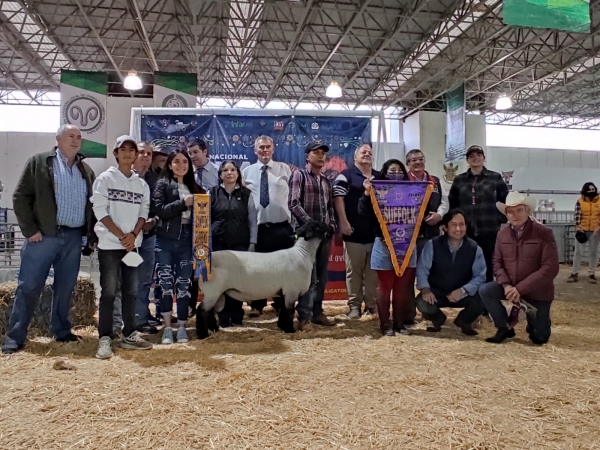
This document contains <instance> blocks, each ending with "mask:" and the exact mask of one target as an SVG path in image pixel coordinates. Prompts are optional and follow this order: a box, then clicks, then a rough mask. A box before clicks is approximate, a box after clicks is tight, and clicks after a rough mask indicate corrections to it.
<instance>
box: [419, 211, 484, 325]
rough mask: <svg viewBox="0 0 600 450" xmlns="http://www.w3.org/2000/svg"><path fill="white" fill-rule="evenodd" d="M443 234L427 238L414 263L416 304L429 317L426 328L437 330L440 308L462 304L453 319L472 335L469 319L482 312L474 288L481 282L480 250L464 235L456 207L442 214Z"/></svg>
mask: <svg viewBox="0 0 600 450" xmlns="http://www.w3.org/2000/svg"><path fill="white" fill-rule="evenodd" d="M441 223H442V229H443V230H444V232H445V234H444V235H442V236H437V237H435V238H433V239H432V240H430V241H429V242H427V244H425V247H424V248H423V252H422V253H421V256H420V258H419V262H418V264H417V289H419V290H420V291H421V293H420V294H419V296H418V297H417V308H418V309H419V311H421V314H423V318H424V319H427V320H431V322H432V326H431V327H428V328H427V331H431V332H436V331H440V330H441V328H442V325H443V324H444V322H446V315H445V314H444V313H443V312H442V311H441V310H440V308H464V309H463V310H462V311H461V312H460V313H459V314H458V316H457V317H456V320H455V321H454V323H455V324H456V326H458V327H459V328H460V329H461V330H462V332H463V333H464V334H466V335H469V336H475V335H476V334H477V331H475V330H474V329H473V326H472V324H473V322H474V321H475V319H477V318H478V317H479V316H480V315H481V313H482V312H483V304H482V303H481V299H480V298H479V294H478V293H477V290H478V289H479V287H480V286H481V285H482V284H483V283H485V273H486V265H485V258H484V256H483V251H482V250H481V248H480V247H478V246H477V243H476V242H475V241H474V240H472V239H469V238H468V237H466V234H467V224H466V221H465V214H464V213H463V212H462V211H461V210H460V209H453V210H451V211H449V212H447V213H446V214H445V215H444V217H443V218H442V222H441Z"/></svg>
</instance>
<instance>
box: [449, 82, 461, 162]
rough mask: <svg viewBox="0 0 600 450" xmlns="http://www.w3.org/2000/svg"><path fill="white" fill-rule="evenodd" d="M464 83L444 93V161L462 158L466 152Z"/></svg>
mask: <svg viewBox="0 0 600 450" xmlns="http://www.w3.org/2000/svg"><path fill="white" fill-rule="evenodd" d="M465 113H466V111H465V85H464V83H463V84H461V85H460V86H457V87H455V88H454V89H452V90H451V91H448V93H447V94H446V162H450V161H456V160H457V159H462V158H464V156H465V153H466V125H465V120H466V117H465Z"/></svg>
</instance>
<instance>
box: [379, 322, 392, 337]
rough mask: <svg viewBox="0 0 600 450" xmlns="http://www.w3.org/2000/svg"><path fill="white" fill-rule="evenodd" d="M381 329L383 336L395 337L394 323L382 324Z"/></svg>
mask: <svg viewBox="0 0 600 450" xmlns="http://www.w3.org/2000/svg"><path fill="white" fill-rule="evenodd" d="M380 328H381V334H382V335H383V336H395V333H394V326H393V325H392V322H385V323H382V324H381V325H380Z"/></svg>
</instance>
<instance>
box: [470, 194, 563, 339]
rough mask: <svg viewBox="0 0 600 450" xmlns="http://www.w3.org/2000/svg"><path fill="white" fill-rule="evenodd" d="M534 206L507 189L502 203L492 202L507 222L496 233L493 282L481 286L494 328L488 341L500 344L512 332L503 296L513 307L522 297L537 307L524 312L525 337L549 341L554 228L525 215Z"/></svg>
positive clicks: (554, 267) (555, 258)
mask: <svg viewBox="0 0 600 450" xmlns="http://www.w3.org/2000/svg"><path fill="white" fill-rule="evenodd" d="M535 204H536V202H535V199H533V198H531V197H524V196H523V195H522V194H520V193H519V192H517V191H512V192H509V193H508V196H507V197H506V203H500V202H498V203H497V204H496V206H497V207H498V209H499V210H500V212H501V213H502V214H504V215H506V217H507V219H508V223H509V225H510V226H508V227H506V228H504V229H503V230H501V231H500V232H499V233H498V239H497V241H496V250H495V252H494V258H493V265H494V277H495V279H496V280H495V281H492V282H490V283H487V284H484V285H483V286H482V287H481V288H480V289H479V295H480V296H481V300H482V301H483V304H484V305H485V307H486V309H487V310H488V311H489V313H490V315H491V316H492V319H493V320H494V324H495V325H496V327H497V328H498V331H497V332H496V335H495V336H493V337H490V338H488V339H486V341H487V342H492V343H497V344H499V343H501V342H503V341H504V340H506V339H507V338H511V337H514V336H515V331H514V329H512V328H509V326H510V324H509V323H508V313H507V311H506V308H505V307H504V305H503V304H502V300H507V301H508V302H509V303H510V304H512V305H519V302H520V301H521V300H525V301H527V302H528V303H529V304H531V305H532V306H533V307H535V308H537V314H536V315H535V317H531V316H529V315H528V316H527V333H528V334H529V339H530V340H531V342H533V343H534V344H538V345H542V344H545V343H546V342H548V339H550V333H551V329H550V327H551V322H550V305H551V304H552V301H553V300H554V284H553V280H554V278H555V277H556V275H557V274H558V268H559V267H558V251H557V249H556V241H555V239H554V235H553V234H552V230H550V228H548V227H546V226H544V225H542V224H540V223H537V222H535V221H534V220H532V219H531V218H530V217H529V216H530V213H531V211H533V210H534V208H535Z"/></svg>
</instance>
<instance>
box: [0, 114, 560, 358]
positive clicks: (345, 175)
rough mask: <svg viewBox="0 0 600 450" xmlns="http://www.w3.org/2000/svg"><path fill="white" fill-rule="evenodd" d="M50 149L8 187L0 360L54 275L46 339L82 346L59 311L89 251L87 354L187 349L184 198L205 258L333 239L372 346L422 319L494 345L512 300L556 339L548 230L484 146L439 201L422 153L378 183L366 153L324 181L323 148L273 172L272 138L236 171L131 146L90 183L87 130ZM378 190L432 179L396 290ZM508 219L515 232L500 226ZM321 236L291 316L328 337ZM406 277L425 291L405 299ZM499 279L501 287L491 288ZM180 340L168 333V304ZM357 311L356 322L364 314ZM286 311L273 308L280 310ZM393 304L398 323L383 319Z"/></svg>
mask: <svg viewBox="0 0 600 450" xmlns="http://www.w3.org/2000/svg"><path fill="white" fill-rule="evenodd" d="M56 139H57V146H56V147H55V148H54V149H52V150H51V151H49V152H45V153H40V154H38V155H36V156H34V157H33V158H31V159H30V160H29V161H28V162H27V164H26V166H25V169H24V171H23V174H22V176H21V179H20V180H19V183H18V185H17V187H16V190H15V194H14V198H13V203H14V211H15V214H16V216H17V219H18V221H19V225H20V227H21V231H22V233H23V235H24V236H25V237H26V238H27V241H26V243H25V244H24V246H23V249H22V264H21V270H20V273H19V282H18V287H17V291H16V296H15V302H14V307H13V311H12V314H11V318H10V323H9V329H8V333H7V335H6V336H5V338H4V341H3V345H2V351H3V353H9V354H10V353H14V352H17V351H19V350H20V349H22V348H23V345H24V343H25V340H26V336H27V328H28V325H29V322H30V320H31V318H32V314H33V311H34V309H35V306H36V304H37V301H38V299H39V296H40V294H41V290H42V289H43V287H44V284H45V282H46V278H47V275H48V273H49V271H50V268H51V267H54V290H53V303H52V331H53V333H54V337H55V339H56V340H57V341H61V342H71V341H77V340H79V339H80V337H79V336H77V335H75V334H73V333H72V331H71V323H70V321H69V311H70V305H71V295H72V292H73V289H74V287H75V283H76V280H77V274H78V270H79V262H80V257H81V239H82V237H86V238H87V240H86V249H84V252H86V251H88V252H89V251H90V250H91V249H93V248H97V249H98V260H99V266H100V287H101V296H100V301H99V319H98V334H99V346H98V351H97V354H96V356H97V357H98V358H100V359H106V358H110V357H111V356H112V354H113V353H112V348H111V341H112V340H113V339H115V338H120V345H121V347H123V348H130V349H150V348H151V347H152V344H150V343H149V342H148V341H146V340H145V339H144V338H143V337H142V335H143V334H145V333H157V332H158V329H157V326H158V325H159V324H161V323H162V325H164V327H163V331H162V339H161V342H162V343H163V344H171V343H173V342H174V341H175V340H176V341H177V342H187V341H188V335H187V332H186V322H187V320H188V317H189V314H190V310H193V309H194V307H195V304H196V299H197V296H198V290H199V289H201V285H200V286H198V283H197V281H195V280H194V279H193V270H192V267H193V261H192V259H193V256H192V215H191V207H192V204H193V195H194V194H201V193H210V199H211V234H212V246H213V251H219V250H237V251H254V252H273V251H277V250H283V249H287V248H290V247H292V246H293V245H294V242H295V238H294V229H295V228H296V227H297V226H299V225H302V224H304V223H306V222H307V221H318V222H322V223H325V224H327V225H328V226H329V227H330V229H331V231H332V233H331V234H333V232H335V231H336V230H337V229H338V227H339V231H340V232H341V234H342V236H343V240H344V253H345V257H346V268H347V270H346V275H347V277H346V278H347V288H348V295H349V301H348V304H349V313H348V317H349V318H350V319H357V318H359V317H360V316H361V315H362V314H375V313H377V315H378V317H379V321H380V326H381V331H382V334H383V335H385V336H390V335H394V334H395V333H396V332H399V333H403V334H408V333H409V332H408V330H407V328H406V326H407V325H409V324H412V323H414V319H415V316H416V309H419V310H420V311H421V313H422V315H423V317H424V318H425V319H426V320H430V321H431V322H432V326H431V327H429V328H428V331H432V332H436V331H439V330H440V329H441V326H442V325H443V323H444V322H445V320H446V316H445V314H444V313H443V312H442V311H441V308H445V307H459V308H464V310H463V311H462V312H461V313H460V314H459V315H458V317H457V319H456V320H455V324H456V325H457V326H458V327H459V328H460V329H461V330H462V331H463V332H464V333H465V334H467V335H474V334H476V333H477V332H476V331H475V330H474V329H473V326H472V324H473V322H474V321H475V319H477V317H478V316H479V315H480V314H483V313H489V314H490V315H491V317H492V318H493V320H494V322H495V324H496V326H497V328H498V331H497V333H496V335H495V336H493V337H492V338H490V339H488V341H490V342H502V341H504V340H505V339H507V338H509V337H511V336H513V335H514V330H513V329H512V324H513V323H512V322H510V323H509V319H508V316H507V311H506V309H505V307H504V306H503V305H502V303H501V301H502V300H508V301H509V302H512V303H514V304H515V305H518V304H519V302H520V301H521V300H526V301H527V302H529V304H531V305H533V306H535V307H536V308H537V309H538V314H537V316H536V317H535V318H532V319H530V318H529V317H528V321H529V323H528V327H527V331H528V333H529V335H530V338H531V340H532V341H533V342H536V343H539V344H541V343H544V342H546V341H547V340H548V338H549V336H550V315H549V310H550V304H551V302H552V300H553V290H552V288H551V286H552V280H553V278H554V277H555V276H556V274H557V272H558V256H557V252H556V245H555V242H554V239H553V235H552V232H551V231H550V230H549V229H548V228H546V227H544V226H543V225H540V224H538V223H536V222H535V221H533V220H532V219H531V218H530V217H529V216H530V212H531V211H532V209H533V208H532V205H531V202H530V199H529V198H526V197H523V196H521V195H520V194H519V193H517V192H511V193H508V188H507V186H506V184H505V183H504V181H503V180H502V178H501V176H500V175H499V174H498V173H496V172H492V171H490V170H488V169H486V167H485V154H484V151H483V149H482V148H481V147H478V146H473V147H471V148H469V150H468V152H467V155H466V157H467V162H468V164H469V166H470V168H469V170H468V171H467V172H466V173H464V174H461V175H458V176H457V177H456V179H455V180H454V182H453V185H452V187H451V189H450V192H449V195H446V194H445V192H444V190H443V189H442V185H441V183H440V180H439V179H438V178H437V177H434V176H432V175H430V174H429V173H428V172H427V171H426V170H425V162H426V161H425V156H424V154H423V153H422V152H421V151H420V150H412V151H410V152H408V153H407V155H406V166H405V165H404V163H403V162H401V161H400V160H397V159H391V160H389V161H386V162H385V164H384V165H383V167H382V169H381V170H380V171H377V170H375V169H373V153H372V148H371V147H370V146H369V145H367V144H365V145H362V146H360V147H359V148H358V149H357V150H356V152H355V155H354V165H353V166H352V167H351V168H349V169H346V170H344V171H343V172H341V173H340V174H339V176H338V177H337V178H336V179H335V180H334V181H333V182H331V181H330V180H328V179H327V177H325V176H324V175H323V174H322V169H323V167H324V165H325V161H326V155H327V152H328V151H329V148H328V146H327V145H325V144H323V143H320V142H310V143H309V144H308V145H307V146H306V148H305V156H306V162H307V165H306V167H304V168H300V169H298V170H296V171H294V172H293V173H292V172H291V169H290V167H289V166H288V165H287V164H284V163H281V162H277V161H274V160H273V154H274V152H275V145H274V142H273V140H272V139H271V138H270V137H268V136H260V137H258V138H257V139H256V141H255V147H254V151H255V154H256V156H257V162H256V163H255V164H252V165H250V166H248V167H246V168H245V169H244V170H243V171H241V170H240V168H239V167H238V165H237V164H236V163H235V162H234V161H225V162H223V163H222V164H221V165H220V166H219V167H217V166H216V165H214V164H212V163H211V162H210V159H209V149H208V147H207V145H206V143H205V142H203V141H201V140H192V141H190V142H189V143H188V145H187V150H174V151H172V152H170V153H165V152H163V151H162V150H160V149H156V150H153V149H152V148H151V147H150V146H149V145H148V143H145V142H136V141H135V140H134V139H133V138H131V137H129V136H121V137H119V138H118V139H117V141H116V143H115V145H114V149H113V155H114V157H115V159H116V162H117V167H111V168H109V169H108V170H106V171H105V172H103V173H102V174H100V175H99V176H98V177H97V178H95V176H94V173H93V171H92V170H91V169H90V167H89V166H88V165H87V164H86V163H85V162H84V161H83V158H82V156H81V155H80V154H79V149H80V147H81V132H80V130H79V129H78V128H77V127H75V126H73V125H63V126H61V127H60V128H59V130H58V132H57V136H56ZM374 179H387V180H403V181H427V182H429V183H431V184H432V185H433V193H432V195H431V197H430V199H429V202H428V204H427V205H426V214H425V217H424V220H423V223H422V225H421V227H420V229H419V236H418V240H417V248H416V251H415V252H413V255H412V257H411V260H410V264H409V267H408V268H407V269H406V271H405V272H404V274H403V275H402V276H397V275H396V273H395V271H394V269H393V266H392V261H391V257H390V253H389V250H388V248H387V246H386V245H385V242H384V240H383V231H382V229H381V225H380V224H379V222H378V220H377V219H376V216H375V213H374V211H373V206H372V204H371V201H370V198H369V194H370V189H371V181H372V180H374ZM507 219H508V222H509V226H507V227H506V228H504V229H503V230H502V231H499V230H500V227H501V225H502V223H503V222H506V220H507ZM331 242H332V241H331V237H329V238H326V239H324V240H323V241H322V242H321V243H320V246H319V249H318V251H317V255H316V259H315V263H314V267H313V272H312V279H311V285H310V289H309V290H308V292H306V293H305V294H304V295H302V296H301V297H300V298H299V299H298V302H297V307H296V310H297V313H298V320H299V324H298V329H299V330H300V331H311V330H313V329H314V326H315V325H318V326H332V325H334V324H335V321H334V320H333V319H332V318H329V317H327V316H326V315H325V314H324V313H323V297H324V291H325V285H326V283H327V265H328V260H329V254H330V248H331ZM153 279H155V280H156V284H155V298H156V299H157V302H156V312H157V314H156V316H152V315H151V314H150V310H149V308H148V307H149V292H150V287H151V284H152V282H153ZM415 279H416V283H417V288H418V290H419V291H420V294H419V295H418V297H416V298H415V289H414V286H415ZM494 279H495V281H494ZM174 297H176V299H177V301H176V304H177V311H176V320H177V328H176V332H175V335H174V331H175V328H174V319H173V317H172V316H173V300H174ZM363 303H364V310H363ZM266 304H267V300H266V299H262V300H256V301H253V302H251V305H250V306H251V311H250V316H251V317H257V316H260V315H261V314H262V311H263V309H264V307H265V306H266ZM280 305H281V300H280V299H274V304H273V306H274V308H275V309H276V310H277V309H278V308H279V307H280ZM390 306H392V315H391V318H390ZM243 317H244V311H243V309H242V304H241V303H240V302H238V301H236V300H233V299H231V298H229V297H226V301H225V307H224V309H223V311H221V312H220V313H219V324H220V326H221V327H228V326H232V325H239V324H241V323H242V320H243Z"/></svg>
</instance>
